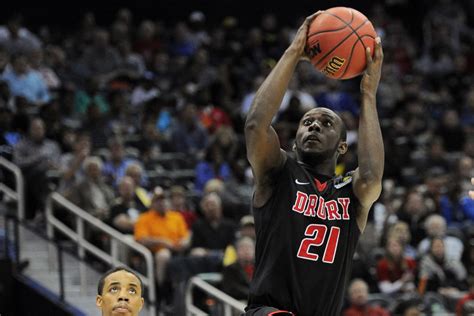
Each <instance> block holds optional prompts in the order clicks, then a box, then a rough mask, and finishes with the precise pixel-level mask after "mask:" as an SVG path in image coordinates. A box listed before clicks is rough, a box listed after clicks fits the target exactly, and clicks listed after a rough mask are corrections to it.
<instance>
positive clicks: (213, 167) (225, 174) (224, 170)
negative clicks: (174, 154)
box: [194, 143, 232, 194]
mask: <svg viewBox="0 0 474 316" xmlns="http://www.w3.org/2000/svg"><path fill="white" fill-rule="evenodd" d="M223 155H224V153H223V152H221V150H220V148H219V147H218V146H217V145H216V144H215V143H212V144H210V146H209V147H208V148H207V149H206V154H205V156H204V159H202V160H201V161H200V162H198V163H197V165H196V168H195V171H196V179H195V182H194V189H195V190H196V192H197V193H198V194H201V193H202V191H203V189H204V186H205V184H206V183H207V182H208V181H209V180H211V179H214V178H217V179H221V180H222V181H224V182H225V181H226V180H229V179H230V178H231V176H232V171H231V169H230V166H229V164H228V163H227V162H226V161H225V160H224V156H223Z"/></svg>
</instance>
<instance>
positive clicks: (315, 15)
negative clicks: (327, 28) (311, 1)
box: [306, 10, 324, 23]
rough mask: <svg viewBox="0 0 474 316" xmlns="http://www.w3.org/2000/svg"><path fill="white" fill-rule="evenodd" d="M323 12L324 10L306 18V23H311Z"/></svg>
mask: <svg viewBox="0 0 474 316" xmlns="http://www.w3.org/2000/svg"><path fill="white" fill-rule="evenodd" d="M323 12H324V10H319V11H318V12H315V13H313V14H311V15H310V16H308V17H307V18H306V23H311V21H313V20H314V19H315V18H316V17H317V16H318V15H320V14H321V13H323Z"/></svg>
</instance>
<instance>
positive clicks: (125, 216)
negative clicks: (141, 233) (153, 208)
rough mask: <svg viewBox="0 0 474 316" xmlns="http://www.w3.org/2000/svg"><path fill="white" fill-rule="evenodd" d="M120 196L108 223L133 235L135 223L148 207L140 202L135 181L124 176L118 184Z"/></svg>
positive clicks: (124, 232) (112, 209)
mask: <svg viewBox="0 0 474 316" xmlns="http://www.w3.org/2000/svg"><path fill="white" fill-rule="evenodd" d="M118 192H119V196H118V197H117V198H116V199H115V200H114V202H113V204H112V206H111V208H110V214H109V217H108V219H107V221H108V223H109V224H110V225H111V226H112V227H114V228H116V229H117V230H118V231H120V232H122V233H123V234H133V230H134V226H135V223H136V221H137V219H138V217H139V216H140V214H141V213H143V212H144V211H145V210H147V207H146V206H145V205H144V204H143V203H142V202H141V201H140V199H139V198H138V197H137V195H136V191H135V181H134V180H133V179H132V178H131V177H129V176H124V177H122V178H121V179H120V181H119V184H118Z"/></svg>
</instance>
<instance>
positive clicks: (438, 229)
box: [427, 219, 446, 237]
mask: <svg viewBox="0 0 474 316" xmlns="http://www.w3.org/2000/svg"><path fill="white" fill-rule="evenodd" d="M427 228H428V229H427V230H428V235H429V236H430V237H442V236H444V235H445V234H446V223H444V221H443V220H442V219H436V220H433V221H432V222H431V223H430V225H429V226H428V227H427Z"/></svg>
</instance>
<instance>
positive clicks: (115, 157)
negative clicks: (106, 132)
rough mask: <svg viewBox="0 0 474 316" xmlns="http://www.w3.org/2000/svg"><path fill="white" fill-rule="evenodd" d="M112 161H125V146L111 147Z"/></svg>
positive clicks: (114, 145) (116, 145)
mask: <svg viewBox="0 0 474 316" xmlns="http://www.w3.org/2000/svg"><path fill="white" fill-rule="evenodd" d="M110 159H111V160H112V161H122V159H123V146H122V145H121V144H113V145H112V146H111V147H110Z"/></svg>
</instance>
